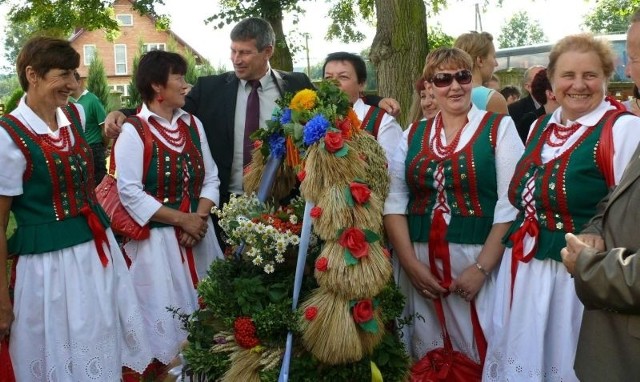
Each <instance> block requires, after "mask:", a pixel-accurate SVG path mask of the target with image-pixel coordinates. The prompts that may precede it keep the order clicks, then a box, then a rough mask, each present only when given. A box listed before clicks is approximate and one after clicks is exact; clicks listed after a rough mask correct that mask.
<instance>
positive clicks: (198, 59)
mask: <svg viewBox="0 0 640 382" xmlns="http://www.w3.org/2000/svg"><path fill="white" fill-rule="evenodd" d="M127 1H128V2H129V3H132V4H133V0H127ZM132 10H133V9H132ZM142 16H146V17H148V18H149V19H150V20H151V21H152V22H153V24H154V25H155V23H156V18H155V17H153V16H151V15H150V14H145V15H142ZM84 32H85V28H79V29H77V30H76V31H75V32H74V33H73V35H72V36H71V38H69V41H70V42H73V41H75V40H76V39H77V38H78V37H80V36H81V35H82V34H83V33H84ZM164 32H167V33H168V34H169V36H171V37H172V38H173V39H174V40H176V42H177V43H178V44H181V45H183V46H185V47H186V48H187V49H189V50H190V51H192V52H193V54H194V55H195V56H196V62H197V63H199V64H201V63H203V62H206V61H207V59H205V58H204V56H203V55H202V54H200V53H199V52H198V51H197V50H195V49H194V48H193V47H192V46H191V45H189V44H188V43H187V42H186V41H185V40H184V39H182V37H180V36H178V35H177V34H176V33H175V32H173V31H172V30H171V28H169V29H167V30H166V31H164Z"/></svg>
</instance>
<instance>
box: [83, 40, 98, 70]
mask: <svg viewBox="0 0 640 382" xmlns="http://www.w3.org/2000/svg"><path fill="white" fill-rule="evenodd" d="M90 48H92V49H93V54H89V52H87V51H88V50H90ZM97 53H98V49H96V45H95V44H85V45H83V46H82V60H83V63H84V66H89V65H91V62H92V61H93V59H94V58H95V57H96V54H97Z"/></svg>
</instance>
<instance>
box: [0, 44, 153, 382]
mask: <svg viewBox="0 0 640 382" xmlns="http://www.w3.org/2000/svg"><path fill="white" fill-rule="evenodd" d="M79 62H80V55H79V54H78V53H77V52H76V51H75V50H74V49H73V47H72V46H71V45H70V44H69V42H68V41H66V40H60V39H55V38H50V37H35V38H32V39H30V40H29V41H27V42H26V43H25V45H24V46H23V47H22V49H21V50H20V53H19V54H18V58H17V61H16V69H17V74H18V79H19V81H20V86H21V87H22V89H23V90H24V91H25V95H24V96H23V97H22V99H21V100H20V103H19V105H18V107H17V108H16V109H15V110H13V111H12V112H11V113H10V114H7V115H5V116H3V117H2V118H1V119H0V163H2V166H0V179H1V181H0V222H1V226H0V269H2V271H1V272H0V339H2V338H3V337H4V336H6V335H8V334H9V326H10V329H11V337H10V347H9V350H10V354H11V358H12V361H13V367H14V372H15V377H16V380H18V381H86V382H88V381H103V382H113V381H119V380H120V379H121V376H122V367H123V366H125V365H126V366H128V367H131V368H133V369H134V370H137V371H142V370H144V369H145V367H146V366H147V365H148V364H149V363H150V362H151V358H152V356H151V352H150V351H149V345H148V343H147V340H146V334H145V328H144V326H143V323H142V319H141V317H140V310H139V305H138V300H137V299H136V295H135V293H131V291H132V290H133V283H132V280H131V278H130V275H129V272H128V270H127V265H126V264H125V260H124V257H123V255H122V253H121V252H120V249H119V247H118V242H117V241H116V239H115V237H114V236H113V233H112V232H111V229H110V228H109V219H108V218H107V216H106V214H105V213H104V211H103V210H102V208H101V207H100V205H98V203H97V202H96V198H95V192H94V189H95V182H94V179H93V160H92V155H91V148H90V147H89V145H88V144H87V142H86V141H85V139H84V136H83V133H82V131H83V130H84V123H85V115H84V112H83V109H82V106H79V105H76V104H73V103H71V104H70V103H69V102H68V97H69V96H70V95H71V92H72V91H73V90H75V89H76V87H77V86H78V83H77V81H76V79H75V77H74V71H75V69H76V68H77V67H78V64H79ZM10 211H12V212H13V214H14V215H15V218H16V222H17V230H16V231H15V232H14V233H13V235H12V236H11V238H10V239H9V240H7V235H6V229H7V223H8V220H9V212H10ZM9 253H10V254H13V255H15V257H14V258H13V266H14V270H13V271H14V272H15V290H14V300H13V307H12V304H11V301H10V300H9V293H8V290H7V279H6V272H5V269H6V266H7V261H6V260H7V255H8V254H9ZM14 318H15V319H14ZM12 321H13V323H12Z"/></svg>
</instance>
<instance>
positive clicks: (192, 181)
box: [127, 118, 205, 228]
mask: <svg viewBox="0 0 640 382" xmlns="http://www.w3.org/2000/svg"><path fill="white" fill-rule="evenodd" d="M127 122H131V124H132V125H133V126H134V127H135V128H136V129H137V130H138V133H139V134H140V136H141V137H143V136H144V131H143V129H142V125H140V124H139V120H138V119H137V118H130V119H128V120H127ZM151 128H153V127H151ZM186 128H187V131H188V136H187V142H186V143H185V147H184V149H183V150H182V152H181V153H178V152H175V151H174V150H172V149H170V148H169V147H167V146H166V145H165V144H164V143H163V142H162V141H160V140H158V139H157V138H156V137H155V136H154V135H153V134H152V137H153V150H152V155H151V161H150V163H149V168H148V170H147V177H146V178H145V179H144V190H145V192H147V193H148V194H149V195H152V196H153V197H155V198H156V200H158V201H160V202H161V203H162V205H164V206H165V207H169V208H172V209H179V207H180V205H181V204H182V199H183V197H184V195H185V192H186V193H187V195H188V196H189V205H190V210H191V211H195V210H196V209H197V207H198V202H199V200H200V192H201V191H202V183H203V181H204V174H205V171H204V162H203V160H202V154H201V153H202V150H201V142H200V135H199V134H198V129H197V127H196V124H195V122H194V121H193V120H192V122H191V126H189V125H186ZM185 178H187V179H188V180H187V181H186V184H185ZM149 224H150V227H151V228H156V227H168V226H169V225H168V224H164V223H160V222H150V223H149Z"/></svg>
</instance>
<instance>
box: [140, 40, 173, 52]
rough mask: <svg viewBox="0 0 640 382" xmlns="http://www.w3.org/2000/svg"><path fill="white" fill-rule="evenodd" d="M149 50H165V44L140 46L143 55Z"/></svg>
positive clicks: (157, 43)
mask: <svg viewBox="0 0 640 382" xmlns="http://www.w3.org/2000/svg"><path fill="white" fill-rule="evenodd" d="M150 48H154V49H150ZM151 50H163V51H164V50H167V44H165V43H164V42H150V43H146V44H143V45H142V51H143V52H144V53H147V52H149V51H151Z"/></svg>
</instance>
